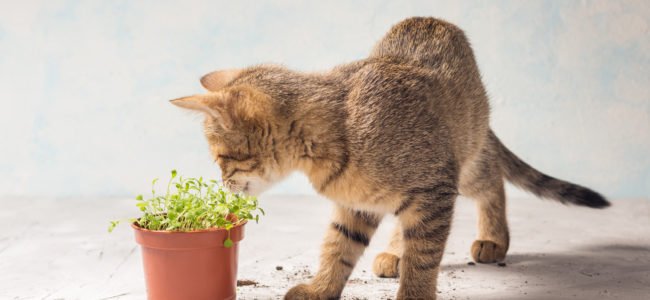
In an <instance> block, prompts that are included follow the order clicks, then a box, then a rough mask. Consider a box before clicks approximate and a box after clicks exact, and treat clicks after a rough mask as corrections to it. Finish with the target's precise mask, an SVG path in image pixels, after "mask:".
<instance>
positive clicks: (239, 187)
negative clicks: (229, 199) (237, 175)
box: [223, 179, 246, 193]
mask: <svg viewBox="0 0 650 300" xmlns="http://www.w3.org/2000/svg"><path fill="white" fill-rule="evenodd" d="M223 184H224V186H225V187H226V189H228V190H229V191H231V192H233V193H239V192H243V191H244V189H245V188H246V186H245V185H244V184H241V183H240V182H238V181H236V180H232V179H228V180H224V182H223Z"/></svg>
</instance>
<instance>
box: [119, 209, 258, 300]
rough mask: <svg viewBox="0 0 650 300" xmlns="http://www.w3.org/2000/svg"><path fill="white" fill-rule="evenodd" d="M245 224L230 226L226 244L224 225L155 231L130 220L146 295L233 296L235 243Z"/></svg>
mask: <svg viewBox="0 0 650 300" xmlns="http://www.w3.org/2000/svg"><path fill="white" fill-rule="evenodd" d="M245 224H246V222H243V223H242V224H239V225H237V226H235V227H233V228H232V229H230V239H231V240H232V242H233V244H232V247H230V248H226V247H224V246H223V242H224V241H225V240H226V238H228V232H227V231H226V230H225V229H207V230H198V231H190V232H176V231H158V230H147V229H143V228H140V227H139V226H138V225H137V223H133V224H132V225H131V227H133V229H134V230H135V240H136V242H137V243H138V244H140V246H141V247H142V262H143V265H144V275H145V280H146V283H147V296H148V299H149V300H187V299H192V300H204V299H205V300H208V299H209V300H222V299H236V297H237V295H236V290H235V289H236V285H237V256H238V250H237V246H238V244H239V241H241V240H242V239H243V238H244V225H245Z"/></svg>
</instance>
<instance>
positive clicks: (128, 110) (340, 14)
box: [0, 0, 650, 197]
mask: <svg viewBox="0 0 650 300" xmlns="http://www.w3.org/2000/svg"><path fill="white" fill-rule="evenodd" d="M648 3H649V2H648V1H645V0H639V1H512V2H509V1H498V2H496V1H484V2H483V1H482V2H470V1H462V2H461V1H449V2H442V1H413V2H407V1H367V2H364V1H319V2H316V1H314V2H313V3H306V1H305V2H303V1H275V2H271V1H268V2H264V4H262V2H261V1H260V2H253V1H250V2H246V1H223V2H222V3H217V2H215V1H85V2H83V3H81V1H79V2H76V1H41V2H37V1H20V2H18V1H11V2H10V1H5V3H3V5H2V9H1V10H0V101H2V109H0V143H1V144H0V176H2V180H0V195H8V194H12V195H54V196H67V195H131V194H135V193H138V192H141V191H144V190H146V189H147V182H149V180H150V179H151V178H153V177H155V176H160V175H165V174H166V172H167V171H168V170H170V169H171V168H178V169H179V171H181V172H182V173H184V174H188V175H213V176H218V169H217V168H216V167H215V166H214V165H213V164H212V162H211V160H210V158H209V155H208V152H207V147H206V143H205V141H204V140H203V137H202V134H201V131H200V117H198V116H193V115H191V114H187V113H183V112H181V111H180V110H179V109H178V108H175V107H172V106H171V105H169V104H168V103H167V100H168V99H171V98H176V97H179V96H185V95H189V94H192V93H197V92H201V88H200V85H199V83H198V78H199V77H200V76H201V75H203V74H204V73H206V72H208V71H211V70H213V69H217V68H225V67H239V66H246V65H250V64H255V63H261V62H275V63H282V64H285V65H287V66H289V67H293V68H297V69H300V70H306V71H309V70H321V69H325V68H329V67H332V66H334V65H336V64H338V63H343V62H347V61H351V60H355V59H359V58H362V57H364V56H365V55H366V54H367V53H368V51H369V49H370V48H371V46H372V45H373V43H374V42H375V41H376V40H377V39H379V38H380V37H381V35H382V34H383V33H384V32H385V31H386V30H387V29H388V28H389V27H390V25H391V24H393V23H395V22H397V21H399V20H401V19H403V18H405V17H407V16H414V15H427V16H438V17H441V18H444V19H447V20H449V21H452V22H454V23H456V24H458V25H460V26H461V27H462V28H463V29H465V31H466V32H467V35H468V36H469V38H470V39H471V41H472V43H473V45H474V49H475V51H476V55H477V59H478V63H479V66H480V68H481V71H482V74H483V77H484V82H485V84H486V86H487V89H488V91H489V93H490V95H491V98H492V104H493V115H492V117H493V118H492V124H493V128H494V129H495V131H496V132H497V134H498V135H499V136H501V138H502V139H503V140H504V142H505V143H506V144H507V145H508V146H509V147H510V148H511V149H512V150H513V151H514V152H516V153H517V154H519V155H520V156H521V157H523V158H525V159H526V160H527V161H528V162H530V163H531V164H533V165H534V166H536V167H538V168H539V169H541V170H543V171H546V172H548V173H550V174H552V175H557V176H559V177H561V178H565V179H570V180H574V181H576V182H579V183H582V184H585V185H589V186H593V187H595V188H597V189H598V190H600V191H602V192H603V193H605V194H606V195H608V196H612V197H649V196H650V155H648V154H649V153H650V89H649V88H648V86H649V85H650V84H649V83H650V56H649V55H648V53H650V34H649V32H648V31H649V30H648V29H649V26H650V5H649V4H648ZM273 192H276V193H304V192H307V193H311V192H312V191H311V188H310V186H309V185H308V184H307V181H306V179H305V178H304V177H300V176H294V177H292V178H290V179H289V180H288V181H286V182H285V183H283V184H282V185H280V186H278V187H276V188H275V189H274V190H273Z"/></svg>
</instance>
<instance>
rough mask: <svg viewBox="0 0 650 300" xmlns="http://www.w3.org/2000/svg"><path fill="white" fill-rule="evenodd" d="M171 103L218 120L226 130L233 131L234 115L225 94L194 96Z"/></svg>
mask: <svg viewBox="0 0 650 300" xmlns="http://www.w3.org/2000/svg"><path fill="white" fill-rule="evenodd" d="M169 102H171V103H172V104H174V105H176V106H178V107H182V108H186V109H190V110H194V111H198V112H203V113H205V114H206V115H207V116H209V117H211V118H214V119H215V120H217V121H218V122H219V124H221V126H222V127H223V128H224V129H232V127H233V124H234V123H233V118H232V114H231V111H230V109H229V107H228V105H227V104H228V103H227V101H226V99H225V96H224V95H223V93H211V94H206V95H194V96H188V97H183V98H178V99H174V100H170V101H169Z"/></svg>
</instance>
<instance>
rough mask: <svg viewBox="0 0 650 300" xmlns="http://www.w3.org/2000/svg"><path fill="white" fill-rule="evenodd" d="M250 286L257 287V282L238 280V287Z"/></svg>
mask: <svg viewBox="0 0 650 300" xmlns="http://www.w3.org/2000/svg"><path fill="white" fill-rule="evenodd" d="M249 285H257V281H253V280H250V279H240V280H237V286H249Z"/></svg>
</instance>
